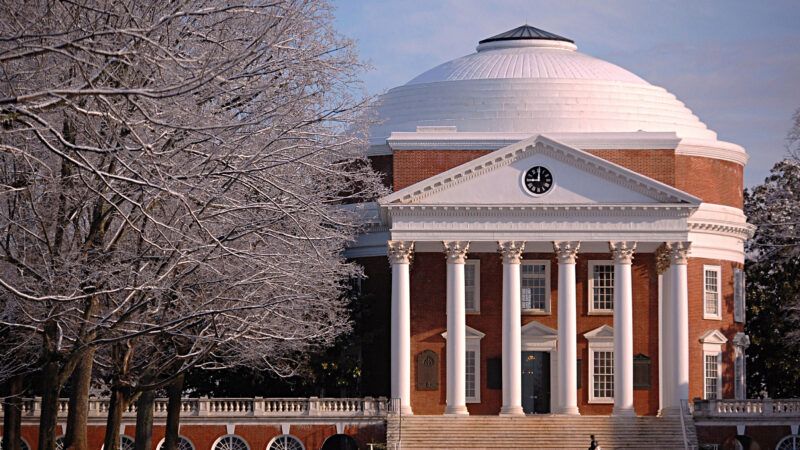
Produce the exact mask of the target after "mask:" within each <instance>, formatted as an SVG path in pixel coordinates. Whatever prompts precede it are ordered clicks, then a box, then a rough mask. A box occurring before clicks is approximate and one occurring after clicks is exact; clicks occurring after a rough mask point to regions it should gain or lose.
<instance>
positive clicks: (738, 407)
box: [694, 398, 800, 418]
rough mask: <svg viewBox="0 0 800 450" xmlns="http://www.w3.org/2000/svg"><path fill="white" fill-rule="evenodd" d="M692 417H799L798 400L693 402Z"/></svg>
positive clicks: (799, 401)
mask: <svg viewBox="0 0 800 450" xmlns="http://www.w3.org/2000/svg"><path fill="white" fill-rule="evenodd" d="M694 415H695V416H696V417H703V418H731V417H741V418H746V417H763V416H777V417H800V399H771V398H765V399H748V400H733V399H713V400H695V401H694Z"/></svg>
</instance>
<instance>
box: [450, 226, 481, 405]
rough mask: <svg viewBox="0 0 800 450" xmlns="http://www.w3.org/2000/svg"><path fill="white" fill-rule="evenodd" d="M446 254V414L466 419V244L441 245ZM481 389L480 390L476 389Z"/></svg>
mask: <svg viewBox="0 0 800 450" xmlns="http://www.w3.org/2000/svg"><path fill="white" fill-rule="evenodd" d="M444 247H445V253H446V254H447V387H446V389H447V405H446V407H445V411H444V412H445V414H457V415H466V414H469V412H468V411H467V402H466V397H465V394H466V384H467V359H466V358H467V338H466V336H467V334H466V330H467V329H466V326H467V325H466V313H465V304H464V303H465V298H464V262H465V259H466V253H467V249H468V248H469V243H468V242H457V241H448V242H444ZM476 389H480V386H476Z"/></svg>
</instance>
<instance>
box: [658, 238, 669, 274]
mask: <svg viewBox="0 0 800 450" xmlns="http://www.w3.org/2000/svg"><path fill="white" fill-rule="evenodd" d="M669 265H670V257H669V248H668V247H667V244H663V245H661V246H659V247H658V249H657V250H656V272H657V273H658V274H659V275H661V274H663V273H664V272H666V271H667V269H669Z"/></svg>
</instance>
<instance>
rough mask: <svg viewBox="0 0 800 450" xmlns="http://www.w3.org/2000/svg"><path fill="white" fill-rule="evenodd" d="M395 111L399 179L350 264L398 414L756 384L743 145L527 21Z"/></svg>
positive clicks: (623, 406)
mask: <svg viewBox="0 0 800 450" xmlns="http://www.w3.org/2000/svg"><path fill="white" fill-rule="evenodd" d="M378 116H379V119H380V121H381V122H380V124H379V125H377V126H375V127H374V128H373V129H372V132H371V146H370V149H369V156H370V159H371V161H372V163H373V165H374V167H376V168H377V169H379V170H380V171H382V172H383V173H384V174H385V177H386V180H387V184H388V185H389V186H390V188H391V190H392V193H391V194H390V195H388V196H386V197H384V198H382V199H380V200H379V201H378V202H377V203H376V204H373V205H362V207H363V209H364V211H365V215H369V214H370V213H371V214H372V221H373V227H372V228H371V231H370V232H369V233H366V234H365V235H363V236H362V237H361V239H360V240H359V241H358V243H357V244H356V245H354V246H353V247H352V248H351V249H350V250H349V256H351V257H353V258H355V259H357V260H358V261H360V262H361V263H362V264H364V266H365V267H366V269H367V270H366V275H367V278H366V279H365V281H364V282H363V288H362V289H364V290H368V291H369V293H370V295H371V296H373V297H374V298H375V301H377V302H380V301H384V302H386V304H387V305H391V306H390V310H391V314H390V315H391V322H390V325H389V326H390V332H389V333H390V350H391V357H390V361H391V364H390V368H389V373H390V377H391V396H392V397H393V398H396V399H399V402H400V404H401V405H402V406H401V409H402V412H403V414H406V415H410V414H416V415H420V414H423V415H441V414H445V415H467V414H471V415H498V414H499V415H509V416H517V415H523V414H535V413H556V414H564V415H578V414H582V415H587V414H588V415H619V416H632V415H639V416H644V415H658V414H660V415H669V414H675V413H677V412H678V411H680V409H681V402H682V401H686V400H687V399H692V398H696V397H698V398H705V399H715V398H734V397H736V398H744V395H745V388H744V380H745V363H744V361H745V359H744V358H745V349H746V348H747V345H748V338H747V336H746V335H745V334H744V333H743V331H744V329H743V322H744V318H745V314H744V290H743V287H744V279H743V272H742V268H743V262H744V250H743V243H744V241H745V239H747V238H748V237H749V236H750V234H751V233H752V227H751V226H750V225H748V224H747V223H746V219H745V216H744V214H743V212H742V172H743V169H744V165H745V163H746V162H747V154H746V153H745V150H744V149H743V148H742V147H740V146H738V145H736V144H732V143H729V142H724V141H720V140H718V139H717V135H716V133H714V132H713V131H711V130H709V129H708V128H707V127H706V125H704V124H703V123H702V122H701V121H700V120H699V119H698V118H697V117H696V116H695V115H694V114H692V112H691V111H690V110H689V109H688V108H687V107H686V106H684V104H683V103H681V102H680V101H679V100H677V99H676V98H675V96H674V95H672V94H670V93H669V92H667V91H666V90H665V89H663V88H661V87H658V86H653V85H651V84H650V83H648V82H647V81H645V80H643V79H641V78H639V77H638V76H636V75H634V74H633V73H631V72H629V71H627V70H625V69H622V68H620V67H618V66H616V65H614V64H611V63H609V62H606V61H603V60H600V59H597V58H593V57H591V56H588V55H586V54H583V53H580V52H579V51H578V50H577V47H576V45H575V44H574V43H573V41H571V40H569V39H566V38H564V37H561V36H558V35H555V34H552V33H549V32H546V31H542V30H539V29H537V28H534V27H531V26H527V25H526V26H522V27H519V28H516V29H514V30H511V31H509V32H506V33H503V34H500V35H497V36H494V37H491V38H488V39H484V40H482V41H480V43H479V44H478V47H477V51H476V52H475V53H472V54H470V55H467V56H464V57H461V58H457V59H454V60H452V61H449V62H446V63H444V64H441V65H439V66H437V67H434V68H433V69H431V70H429V71H427V72H425V73H423V74H421V75H419V76H417V77H416V78H414V79H413V80H411V81H410V82H408V83H407V84H405V85H403V86H400V87H396V88H394V89H391V90H389V91H388V92H387V93H386V94H385V95H384V96H383V97H382V98H381V102H380V105H379V107H378ZM387 253H388V258H389V260H388V263H387V261H386V255H387ZM389 280H391V282H390V283H389Z"/></svg>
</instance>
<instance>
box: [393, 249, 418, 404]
mask: <svg viewBox="0 0 800 450" xmlns="http://www.w3.org/2000/svg"><path fill="white" fill-rule="evenodd" d="M388 248H389V262H390V264H391V265H392V324H391V331H392V335H391V345H392V348H391V351H392V356H391V358H392V360H391V369H392V375H391V377H392V392H391V394H392V398H396V399H399V400H400V410H401V413H402V414H403V415H409V414H413V412H412V411H411V286H410V278H409V270H408V268H409V264H410V263H411V255H412V252H413V251H414V243H413V242H403V241H389V242H388Z"/></svg>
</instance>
